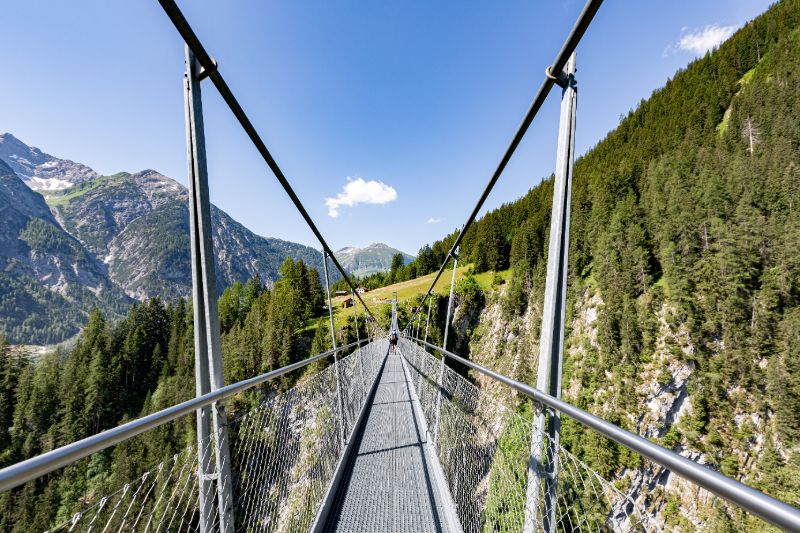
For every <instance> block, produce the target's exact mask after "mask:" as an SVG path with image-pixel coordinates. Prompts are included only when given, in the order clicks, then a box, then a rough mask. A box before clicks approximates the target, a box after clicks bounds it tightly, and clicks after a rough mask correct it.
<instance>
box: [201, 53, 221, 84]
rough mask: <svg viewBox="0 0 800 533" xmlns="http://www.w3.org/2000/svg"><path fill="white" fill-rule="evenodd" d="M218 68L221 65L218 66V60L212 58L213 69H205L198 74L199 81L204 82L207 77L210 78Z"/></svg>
mask: <svg viewBox="0 0 800 533" xmlns="http://www.w3.org/2000/svg"><path fill="white" fill-rule="evenodd" d="M218 68H219V65H218V64H217V60H216V59H214V58H213V57H212V58H211V68H205V67H203V70H201V71H200V72H199V73H198V74H197V81H203V80H204V79H206V78H207V77H209V76H211V75H212V74H213V73H215V72H216V71H217V69H218Z"/></svg>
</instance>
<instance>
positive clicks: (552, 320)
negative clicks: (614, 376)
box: [524, 53, 577, 533]
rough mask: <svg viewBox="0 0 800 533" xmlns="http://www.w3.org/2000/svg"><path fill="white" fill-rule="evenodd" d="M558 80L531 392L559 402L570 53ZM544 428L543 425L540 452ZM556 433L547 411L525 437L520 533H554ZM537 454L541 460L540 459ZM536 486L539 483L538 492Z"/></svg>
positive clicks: (555, 417)
mask: <svg viewBox="0 0 800 533" xmlns="http://www.w3.org/2000/svg"><path fill="white" fill-rule="evenodd" d="M554 74H555V75H557V76H559V77H561V76H562V74H561V73H554ZM563 76H564V79H565V84H564V90H563V93H562V96H561V118H560V126H559V131H558V153H557V155H556V172H555V183H554V185H553V212H552V216H551V219H550V243H549V247H548V256H547V280H546V285H545V293H544V308H543V312H542V329H541V339H540V343H539V368H538V371H537V379H536V387H537V388H538V389H540V390H543V391H546V392H547V393H548V394H550V395H551V396H555V397H557V398H561V377H562V376H561V373H562V367H563V352H564V322H565V319H566V295H567V294H566V293H567V267H568V253H569V217H570V202H571V198H570V197H571V194H572V167H573V163H574V158H575V113H576V107H577V89H576V84H575V54H574V53H573V54H572V56H571V57H570V59H569V61H568V62H567V65H566V67H565V72H564V73H563ZM545 424H546V426H547V438H546V440H547V447H546V448H545ZM560 431H561V417H560V415H559V413H557V412H555V411H551V412H550V413H549V417H547V419H546V418H545V411H544V410H542V411H541V412H540V413H537V414H536V417H535V419H534V426H533V434H532V436H531V454H530V458H529V461H528V489H527V501H526V506H525V526H524V531H525V532H526V533H532V532H533V531H537V530H538V529H539V528H541V529H542V530H544V531H546V532H548V533H549V532H554V531H555V530H556V500H557V497H558V494H557V487H558V447H559V440H560ZM543 455H544V458H543V457H542V456H543ZM542 481H544V490H543V491H542ZM542 492H543V494H542ZM542 497H543V498H544V501H543V502H541V500H540V499H541V498H542ZM542 503H543V505H542ZM540 505H541V509H540ZM540 517H541V523H540Z"/></svg>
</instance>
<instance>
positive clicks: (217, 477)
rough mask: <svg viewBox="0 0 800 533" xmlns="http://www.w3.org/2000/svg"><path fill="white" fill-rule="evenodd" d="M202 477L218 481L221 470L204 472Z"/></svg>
mask: <svg viewBox="0 0 800 533" xmlns="http://www.w3.org/2000/svg"><path fill="white" fill-rule="evenodd" d="M202 478H203V479H205V480H207V481H216V480H218V479H219V472H213V473H211V474H202Z"/></svg>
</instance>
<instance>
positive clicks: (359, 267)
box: [335, 242, 414, 277]
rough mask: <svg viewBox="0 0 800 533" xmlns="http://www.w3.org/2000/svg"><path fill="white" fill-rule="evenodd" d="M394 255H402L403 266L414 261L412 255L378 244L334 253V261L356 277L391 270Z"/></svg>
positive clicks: (352, 247) (351, 247) (349, 248)
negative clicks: (337, 261)
mask: <svg viewBox="0 0 800 533" xmlns="http://www.w3.org/2000/svg"><path fill="white" fill-rule="evenodd" d="M396 254H402V256H403V264H404V265H406V264H408V263H410V262H411V261H413V260H414V256H413V255H409V254H407V253H405V252H401V251H400V250H397V249H395V248H392V247H390V246H389V245H387V244H383V243H380V242H378V243H373V244H370V245H369V246H366V247H364V248H356V247H355V246H350V247H347V248H342V249H341V250H337V251H336V252H335V255H336V259H338V260H339V262H340V263H341V264H342V268H344V269H345V270H347V271H348V272H349V273H352V274H353V275H355V276H358V277H363V276H368V275H370V274H375V273H376V272H388V271H389V270H390V269H391V268H392V257H394V256H395V255H396Z"/></svg>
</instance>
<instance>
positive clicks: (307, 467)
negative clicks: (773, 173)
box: [51, 340, 388, 532]
mask: <svg viewBox="0 0 800 533" xmlns="http://www.w3.org/2000/svg"><path fill="white" fill-rule="evenodd" d="M387 350H388V341H386V340H379V341H375V342H371V343H369V344H367V345H365V346H364V347H363V348H361V349H359V350H356V351H355V352H354V353H352V354H350V355H348V356H347V357H342V358H341V359H340V360H339V361H338V362H337V363H336V364H332V365H330V366H328V367H327V368H325V369H324V370H322V371H320V372H318V373H317V374H315V375H313V376H312V377H310V378H309V379H307V380H305V381H303V382H302V383H299V384H298V385H296V386H295V387H293V388H291V389H289V390H287V391H285V392H283V393H280V394H277V395H275V396H274V397H272V398H269V399H268V400H265V401H264V402H263V403H262V404H260V405H259V406H257V407H255V408H253V409H251V410H249V411H247V412H245V413H237V414H236V415H235V416H233V417H231V419H230V421H229V423H228V430H229V438H230V451H231V466H232V468H231V472H232V478H233V497H234V505H233V509H234V517H235V525H236V527H235V529H236V530H237V531H248V532H249V531H303V530H308V529H309V528H310V526H311V525H312V523H313V521H314V518H315V516H316V513H317V508H318V507H319V504H320V502H321V500H322V498H323V497H324V495H325V491H326V490H327V487H328V484H329V483H330V481H331V479H332V477H333V473H334V469H335V468H336V465H337V463H338V461H339V459H340V457H341V454H342V452H343V449H344V447H343V443H342V439H341V435H342V433H341V429H344V430H345V435H349V434H350V432H351V431H352V428H353V427H354V425H355V422H356V420H357V417H358V414H359V412H360V410H361V408H362V406H363V404H364V401H365V400H366V399H367V396H368V392H369V388H370V387H371V386H372V384H373V382H374V381H375V379H376V377H377V375H378V372H379V370H380V367H381V364H382V362H383V358H384V356H385V355H386V353H387ZM337 373H338V374H339V385H340V387H341V398H342V401H341V404H340V403H339V399H338V398H339V395H338V394H337V387H336V376H337ZM340 405H341V411H340V408H339V406H340ZM340 412H341V415H340ZM340 416H341V418H340ZM342 419H344V425H343V426H342V423H341V420H342ZM201 446H202V448H201V449H202V450H203V451H204V452H205V456H206V457H212V458H213V453H214V451H213V448H214V445H213V440H212V439H206V440H205V441H204V442H203V443H202V444H201ZM197 450H198V448H197V445H192V446H188V447H186V448H185V449H183V450H182V451H180V452H179V453H176V454H174V455H173V456H171V457H169V458H167V459H165V460H164V461H162V462H160V463H158V464H156V465H155V466H154V467H153V468H151V469H149V470H147V471H146V472H144V473H143V474H142V475H141V476H138V477H136V478H135V479H133V480H131V481H129V482H127V483H125V484H123V485H122V486H121V487H120V488H119V489H118V490H115V491H107V492H106V493H105V494H106V495H105V496H102V497H100V496H84V497H83V498H82V499H80V501H79V502H78V503H77V504H76V505H75V507H77V508H79V509H80V510H79V511H78V512H75V513H74V514H73V515H72V517H71V518H70V519H69V520H66V521H64V522H63V523H62V524H61V525H59V526H58V527H56V528H54V529H52V530H51V531H53V532H56V531H58V532H64V531H86V532H95V531H97V532H105V531H175V532H182V531H197V530H198V529H199V528H200V510H199V505H200V498H199V490H198V478H197V472H198V453H197ZM206 486H207V487H208V488H207V489H206V498H205V500H206V502H215V501H216V498H217V487H216V485H215V483H209V484H207V485H206ZM207 505H208V504H207ZM211 508H212V509H213V516H212V521H213V528H214V529H216V528H217V527H218V524H219V517H218V515H217V506H216V505H212V506H211Z"/></svg>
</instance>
